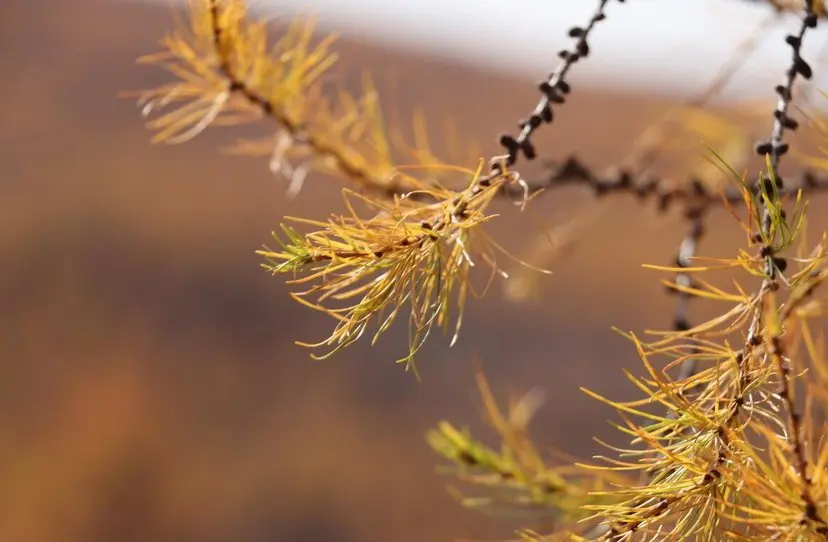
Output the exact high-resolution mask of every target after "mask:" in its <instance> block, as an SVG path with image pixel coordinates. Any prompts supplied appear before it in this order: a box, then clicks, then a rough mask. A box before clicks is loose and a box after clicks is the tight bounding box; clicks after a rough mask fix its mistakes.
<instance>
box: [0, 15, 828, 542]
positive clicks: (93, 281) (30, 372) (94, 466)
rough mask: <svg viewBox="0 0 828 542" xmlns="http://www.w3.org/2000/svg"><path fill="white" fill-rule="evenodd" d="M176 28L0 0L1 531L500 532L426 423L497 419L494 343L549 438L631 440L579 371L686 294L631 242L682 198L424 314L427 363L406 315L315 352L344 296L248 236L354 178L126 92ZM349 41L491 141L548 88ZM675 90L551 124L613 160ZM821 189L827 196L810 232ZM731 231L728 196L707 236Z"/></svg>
mask: <svg viewBox="0 0 828 542" xmlns="http://www.w3.org/2000/svg"><path fill="white" fill-rule="evenodd" d="M169 27H170V12H169V9H168V8H164V7H158V6H154V5H142V4H139V3H132V2H125V3H122V2H111V1H105V0H76V1H73V2H65V1H61V0H37V1H32V0H29V1H25V0H11V1H10V2H9V0H6V1H5V2H4V3H3V6H2V8H0V59H2V63H0V64H2V83H0V224H2V227H0V255H2V256H0V258H2V266H0V276H2V280H0V374H2V378H0V541H3V542H105V541H106V542H111V541H115V540H117V541H118V542H132V541H135V542H139V541H140V542H148V541H153V542H167V541H169V542H173V541H175V542H187V541H193V542H195V541H198V542H230V541H233V542H265V541H268V542H300V541H301V542H375V541H377V542H378V541H380V540H382V541H389V540H393V541H395V542H413V541H425V540H428V541H438V540H446V541H447V540H453V539H456V538H466V539H469V538H471V539H480V540H492V539H503V538H508V537H510V536H511V535H512V530H513V529H514V528H515V527H517V526H519V525H520V524H519V523H518V522H517V521H513V520H510V519H508V518H506V519H504V518H488V517H484V516H480V515H477V514H474V513H471V512H467V511H464V510H462V509H461V508H460V507H459V506H458V505H457V503H456V502H455V501H454V500H453V499H452V498H451V497H450V496H449V495H448V494H447V492H446V491H445V485H446V484H447V483H448V482H449V481H450V480H448V479H446V478H444V477H442V476H440V475H439V474H437V473H436V472H435V466H436V465H437V464H438V463H439V462H438V461H437V459H436V457H435V456H433V455H432V453H431V452H430V451H429V449H428V447H427V446H426V444H425V441H424V439H423V434H424V432H425V431H426V430H427V429H428V428H429V427H431V426H433V425H434V424H435V423H436V422H437V421H438V420H440V419H442V418H448V419H450V420H452V421H454V422H456V423H457V424H458V425H461V426H462V425H468V426H470V427H472V428H473V429H475V431H478V432H479V433H480V435H481V436H483V437H484V438H490V437H491V436H492V435H491V434H490V433H489V432H488V430H487V428H486V427H485V424H484V423H483V416H482V408H481V405H480V401H479V397H478V395H477V392H476V390H475V387H474V362H475V361H479V362H480V364H481V366H482V367H483V368H484V370H485V372H486V374H487V375H488V376H489V378H490V379H491V381H492V382H493V383H494V389H495V392H496V393H497V394H498V397H500V398H501V399H503V400H504V401H505V400H506V399H508V398H509V397H517V396H518V395H519V394H520V393H523V392H525V391H527V390H528V389H530V388H532V387H539V388H541V389H542V390H544V391H545V392H546V394H547V401H546V403H545V405H544V407H543V409H542V410H541V411H540V413H539V414H538V417H537V419H536V420H535V421H534V423H533V425H532V431H533V434H534V435H535V436H536V438H537V441H538V443H539V444H540V445H541V446H554V447H556V448H559V449H563V450H566V451H567V452H571V453H575V454H579V455H581V456H584V457H588V456H589V455H590V454H592V453H597V452H598V450H599V448H598V445H597V444H595V443H594V442H593V441H592V440H591V437H592V436H601V437H603V438H607V439H610V440H612V439H616V440H617V436H615V435H614V433H613V431H612V429H611V428H610V427H609V426H608V424H607V423H606V422H607V420H608V419H610V418H612V413H611V412H610V411H609V410H608V409H607V408H604V407H602V406H601V405H599V404H597V403H596V402H595V401H593V400H591V399H589V398H588V397H586V396H585V395H584V394H582V393H581V392H579V391H578V387H579V386H580V385H588V386H590V387H591V388H592V389H595V390H596V391H598V392H601V393H607V394H614V395H615V396H624V395H625V394H629V393H630V389H629V386H627V385H625V384H624V381H623V378H622V372H621V369H622V367H637V365H636V358H635V355H634V350H633V348H632V347H631V346H630V345H629V344H628V343H627V342H625V341H624V340H623V339H621V338H619V337H618V336H617V335H615V334H614V333H613V332H612V331H611V329H610V326H612V325H620V326H622V327H623V328H626V329H632V330H641V329H645V328H659V327H665V326H669V325H670V321H671V313H672V309H673V303H674V300H673V299H671V298H669V297H667V296H665V295H664V291H663V287H662V286H660V285H659V279H660V278H662V277H661V276H659V275H658V274H656V273H654V272H652V271H647V270H644V269H642V268H641V265H640V264H641V263H644V262H651V263H662V264H669V263H670V262H671V261H672V259H673V254H674V252H675V249H676V247H677V244H678V242H679V241H680V239H681V238H682V236H683V226H682V220H681V217H680V215H678V214H676V213H668V214H666V215H660V214H658V213H656V212H655V211H654V210H653V209H652V208H651V206H649V205H641V204H638V203H636V202H634V201H632V200H627V199H621V200H619V201H617V202H616V203H615V204H614V205H612V206H611V207H609V208H608V209H606V210H605V212H604V213H603V214H600V215H599V217H598V218H597V219H596V220H595V222H594V223H593V224H592V225H591V226H590V227H589V228H588V229H586V230H585V231H584V233H583V235H582V237H580V238H579V239H578V242H577V243H575V244H574V246H573V250H572V251H570V252H567V253H566V255H565V257H561V258H559V259H557V260H555V261H554V262H551V265H552V267H553V269H554V274H553V275H552V276H549V277H544V278H543V279H542V280H541V281H539V282H538V284H537V289H536V290H534V291H533V294H532V295H531V296H529V297H528V298H525V299H523V300H522V301H515V300H513V299H510V298H509V297H508V296H507V295H505V291H504V289H503V288H502V285H500V286H498V287H496V288H494V289H493V290H492V291H491V292H490V293H489V295H488V296H487V297H486V298H485V299H484V300H481V301H473V302H471V304H470V307H469V311H468V314H467V320H466V323H465V328H464V331H463V334H462V336H461V339H460V341H459V343H458V344H457V345H456V346H454V347H452V348H449V347H448V345H447V341H446V340H442V339H441V338H439V337H435V338H433V339H432V340H431V341H430V343H429V344H428V345H427V347H426V348H425V350H424V351H423V353H422V354H421V355H420V357H419V369H420V372H421V376H422V380H421V381H419V382H418V381H417V380H416V379H415V378H414V376H413V375H412V374H411V373H405V372H404V371H403V370H402V367H400V366H396V365H394V364H393V360H394V359H395V356H397V355H398V354H399V353H400V352H401V347H404V342H403V341H404V340H405V335H404V330H398V331H393V332H391V333H389V334H388V335H387V336H386V337H385V339H384V340H382V341H381V342H380V343H379V344H378V345H377V346H376V347H373V348H372V347H369V346H367V345H365V344H358V345H356V346H354V347H352V348H350V349H347V350H346V351H344V352H343V353H341V354H340V355H339V356H337V357H336V358H334V359H332V360H329V361H324V362H318V361H313V360H311V359H309V358H308V353H309V352H308V351H307V350H304V349H302V348H300V347H298V346H295V345H294V344H293V341H294V340H297V339H303V340H314V339H319V338H322V337H324V336H325V335H326V332H327V330H328V326H329V322H328V320H327V319H326V318H324V317H322V316H320V315H317V314H313V313H312V312H311V311H309V310H306V309H304V308H302V307H300V306H299V305H297V304H296V303H294V302H293V301H291V300H290V299H289V298H288V296H287V292H288V290H287V288H286V287H285V285H284V284H283V282H282V280H281V279H279V278H273V277H271V276H269V275H268V274H266V273H265V272H264V271H263V270H262V269H261V268H260V267H259V263H260V262H259V259H258V257H257V256H256V255H254V253H253V251H254V250H255V249H257V248H259V247H260V246H262V245H263V244H265V243H267V242H268V239H269V232H270V231H271V230H272V229H275V228H276V227H277V225H278V223H279V221H280V219H281V217H282V216H283V215H286V214H290V215H301V216H315V217H321V216H324V215H325V214H327V213H329V212H331V211H334V210H336V209H338V208H340V196H339V186H337V185H336V183H335V182H331V181H329V180H326V179H324V178H319V177H314V178H312V179H310V180H309V182H308V183H307V184H306V187H305V189H304V190H303V192H302V193H301V194H300V195H299V196H298V197H297V198H296V199H294V200H289V199H288V198H287V197H286V196H285V189H286V184H285V182H284V181H283V180H281V179H278V178H274V177H273V176H271V175H270V173H269V172H268V170H267V165H266V163H265V162H264V161H262V160H257V159H249V158H241V157H233V156H227V155H224V154H221V153H220V152H219V148H220V147H221V145H223V144H227V143H229V142H231V139H230V137H228V136H227V135H226V134H224V133H222V132H221V130H215V131H208V132H207V133H206V134H204V135H203V136H202V137H200V138H198V139H196V140H194V141H192V142H190V143H188V144H187V145H184V146H178V147H162V146H152V145H150V143H149V134H148V132H147V131H146V130H145V129H144V127H143V126H142V119H141V118H140V115H139V111H138V109H137V108H136V106H135V104H134V101H131V100H125V99H121V98H119V97H118V94H119V92H121V91H124V90H131V89H141V88H146V87H149V86H151V85H154V84H156V83H158V82H161V81H164V76H163V75H162V74H160V73H158V72H156V71H153V70H151V69H147V68H143V67H138V66H136V65H135V63H134V59H135V58H136V57H137V56H138V55H140V54H143V53H146V52H151V51H154V50H155V44H156V42H157V39H158V38H160V37H161V36H162V35H163V33H165V32H166V31H167V30H168V29H169ZM339 50H340V51H341V52H342V55H343V59H344V60H343V69H344V70H345V71H350V72H351V73H355V74H359V73H360V72H361V71H362V70H367V71H368V72H370V73H371V74H373V76H374V79H375V80H376V81H377V83H378V85H379V87H380V89H381V90H382V91H383V93H384V94H385V95H387V96H388V99H387V102H388V103H389V104H390V106H391V107H392V108H393V110H394V115H396V117H392V118H398V119H403V120H402V121H400V122H401V123H402V124H401V125H404V124H405V120H404V119H409V118H411V114H412V112H413V111H414V109H415V107H419V108H421V109H422V110H423V111H425V113H426V114H427V116H428V117H429V118H430V119H432V126H436V127H438V128H439V127H440V126H441V123H442V120H443V119H445V118H449V117H450V118H452V119H454V121H455V123H456V125H457V126H458V127H459V133H460V135H461V139H462V140H469V141H472V140H474V141H477V142H479V144H480V148H481V150H482V151H483V152H484V153H491V152H494V151H495V150H496V147H495V146H494V145H493V142H494V136H495V135H496V134H497V133H499V132H501V131H504V130H511V129H512V127H513V126H514V125H515V122H516V120H517V119H518V118H520V117H521V116H523V115H525V113H526V111H527V110H528V109H529V108H530V107H532V106H533V105H534V103H535V101H536V97H537V96H536V91H535V90H534V86H533V79H532V78H526V79H520V78H517V77H516V76H515V75H514V74H504V73H497V72H492V71H490V72H483V71H479V70H478V69H476V68H471V67H469V66H467V65H463V64H458V63H455V62H450V61H448V60H446V59H441V58H438V57H433V56H432V57H428V56H414V55H411V54H403V53H401V52H393V51H391V50H388V49H387V48H384V47H380V46H376V45H373V46H372V45H369V44H361V43H357V42H355V41H349V40H344V41H342V42H340V45H339ZM575 81H577V79H575ZM769 90H770V89H769ZM674 102H675V100H671V99H669V98H668V97H658V96H655V95H652V94H644V93H627V94H621V93H619V92H617V91H614V90H613V87H612V86H611V85H605V86H603V87H597V86H596V87H592V88H578V91H577V92H575V93H574V94H573V97H572V99H571V101H570V102H569V103H568V104H567V105H566V107H565V110H562V112H561V114H560V115H559V116H558V120H557V121H556V124H555V125H554V127H553V128H552V129H549V130H544V131H543V132H542V133H541V135H540V137H539V138H538V145H539V147H540V148H541V149H543V151H544V154H546V155H548V156H550V157H560V156H563V155H565V154H566V153H569V152H577V153H578V154H579V155H580V156H582V157H583V158H584V159H586V160H588V161H589V162H591V163H593V164H595V165H596V166H598V167H601V166H607V165H610V164H612V163H614V162H616V161H618V160H619V159H620V158H621V157H622V156H623V155H624V153H625V152H626V150H628V148H629V143H630V141H631V140H632V139H633V138H634V137H635V136H636V135H637V134H638V133H639V132H640V131H641V130H642V129H643V128H644V127H645V126H646V125H648V124H649V123H651V122H653V121H655V120H656V119H658V118H659V117H660V115H661V114H662V113H663V112H664V111H665V110H666V108H667V107H668V106H670V105H671V104H672V103H674ZM768 103H769V104H772V98H771V101H770V102H768ZM770 106H771V107H772V105H770ZM767 117H768V122H769V121H770V109H769V110H768V116H767ZM694 152H697V153H701V152H703V149H702V148H701V147H699V148H698V149H696V151H694ZM664 167H665V168H668V169H669V167H670V164H664ZM537 172H538V170H537V169H531V168H530V169H527V170H526V174H528V175H531V174H533V173H537ZM590 205H591V199H590V196H589V194H587V193H586V192H584V191H582V190H578V189H576V188H572V189H566V190H561V191H559V192H554V193H549V194H546V195H544V196H543V197H541V198H540V199H538V200H537V201H536V202H534V203H533V204H532V205H531V207H530V209H529V210H528V211H527V212H526V213H523V214H521V213H519V212H518V211H517V210H516V209H514V208H512V207H510V206H507V205H504V206H503V209H502V212H503V216H502V217H501V218H499V219H498V220H497V223H496V225H493V228H492V231H493V233H494V234H495V235H496V236H497V238H498V239H499V240H501V241H502V242H503V243H504V244H507V245H508V246H509V247H511V248H512V249H513V251H514V252H515V253H517V254H518V255H531V252H532V250H531V247H532V246H534V245H536V244H537V239H538V236H539V235H540V234H542V232H543V231H544V230H545V229H552V228H554V227H555V226H556V225H559V224H562V223H565V222H566V221H568V220H569V219H571V218H572V217H573V216H576V215H577V214H578V213H577V212H574V211H573V210H577V209H580V210H585V212H587V213H588V212H590V209H591V207H590ZM824 208H825V200H824V199H822V198H821V197H817V198H815V199H814V206H813V210H812V216H813V217H814V221H813V228H814V229H815V231H821V229H824V226H825V220H824V219H822V218H820V217H819V214H820V211H819V209H824ZM743 241H744V238H743V235H742V233H741V231H740V230H739V229H738V227H737V226H736V224H735V223H734V222H733V220H732V219H731V218H730V217H729V216H728V215H727V214H726V213H724V212H717V213H715V214H714V215H713V217H712V219H711V223H710V234H709V235H708V236H707V238H706V239H705V241H704V245H703V250H702V252H703V253H705V254H710V255H727V254H729V253H730V252H729V251H732V250H733V248H734V247H735V246H736V244H738V243H742V242H743ZM713 309H715V307H714V308H713ZM705 311H708V312H709V309H708V308H706V307H703V306H701V305H698V306H694V316H698V317H701V316H702V315H703V314H704V313H705ZM491 442H492V443H493V444H494V443H495V441H493V440H492V441H491Z"/></svg>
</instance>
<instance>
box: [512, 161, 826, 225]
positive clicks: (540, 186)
mask: <svg viewBox="0 0 828 542" xmlns="http://www.w3.org/2000/svg"><path fill="white" fill-rule="evenodd" d="M548 166H549V173H548V175H547V176H546V178H544V179H542V180H539V181H535V182H530V183H529V191H530V193H535V192H539V191H547V190H554V189H557V188H563V187H564V186H571V185H581V186H584V187H586V188H588V189H590V190H591V191H592V193H593V194H594V195H595V196H596V197H599V198H600V197H605V196H608V195H611V194H629V195H631V196H633V197H635V198H636V199H638V200H641V201H652V200H655V202H656V204H657V206H658V209H659V210H661V211H667V210H669V209H670V208H671V207H672V206H673V205H674V204H681V205H683V206H684V207H685V208H687V209H690V208H698V207H702V208H708V207H713V206H718V205H721V204H723V203H725V202H726V203H728V204H730V205H742V204H744V198H743V197H742V193H741V191H739V190H738V189H735V188H726V189H725V190H724V191H721V192H714V191H712V190H710V189H708V188H706V187H705V185H704V184H703V183H702V181H701V179H696V178H692V177H691V178H689V179H684V180H676V179H672V178H669V177H659V176H657V175H646V176H636V175H635V173H633V172H631V171H627V170H623V169H618V168H611V169H609V170H608V171H607V172H605V173H598V172H597V171H596V170H594V169H592V168H590V167H589V166H588V165H586V164H585V163H584V162H582V161H581V160H580V159H579V158H577V157H576V156H574V155H573V156H570V157H568V158H566V159H565V160H564V161H562V162H552V161H549V162H548ZM508 189H509V190H510V191H513V192H514V191H515V190H517V188H516V187H508ZM799 190H802V191H804V192H805V193H808V194H810V193H814V192H819V191H824V190H828V175H825V174H819V173H817V172H815V171H811V170H808V171H805V172H804V173H802V174H801V175H800V176H798V177H797V178H796V179H794V180H793V182H790V183H789V184H788V185H787V186H786V187H784V188H782V189H781V190H780V191H779V193H780V196H795V195H796V194H797V192H798V191H799Z"/></svg>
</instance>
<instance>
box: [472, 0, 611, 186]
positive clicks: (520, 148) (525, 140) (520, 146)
mask: <svg viewBox="0 0 828 542" xmlns="http://www.w3.org/2000/svg"><path fill="white" fill-rule="evenodd" d="M624 1H625V0H618V2H619V3H624ZM609 3H610V0H599V2H598V6H597V7H596V9H595V12H594V13H593V14H592V17H590V19H589V22H588V23H587V25H586V26H584V27H580V26H574V27H572V28H570V29H569V36H570V37H571V38H574V39H575V47H574V49H573V50H572V51H569V50H566V49H563V50H561V51H560V52H559V53H558V56H559V57H560V58H561V59H562V62H561V64H560V65H559V66H558V68H557V69H556V70H555V71H554V72H552V74H550V76H549V78H548V79H547V80H546V81H543V82H541V83H540V84H539V85H538V89H539V90H540V92H541V94H542V95H543V96H542V97H541V99H540V101H539V102H538V104H537V105H536V106H535V109H534V110H533V111H532V114H531V115H529V117H528V118H526V119H524V120H521V121H520V122H519V123H518V127H519V128H520V133H519V134H518V136H517V137H514V136H511V135H509V134H503V135H501V136H500V138H499V143H500V145H501V146H502V147H504V148H505V149H506V153H505V154H503V155H500V156H495V157H494V158H492V159H491V161H490V162H489V166H490V168H491V171H490V173H489V174H488V176H486V177H484V178H483V179H482V182H488V181H489V180H490V179H491V178H494V177H497V176H498V175H501V174H503V173H504V172H505V170H506V168H509V167H511V166H513V165H514V164H515V163H516V162H517V161H518V158H519V156H520V154H521V153H523V155H524V156H525V157H526V159H527V160H534V159H535V158H536V157H537V152H536V150H535V146H534V145H533V144H532V134H534V133H535V131H536V130H537V129H538V128H539V127H540V126H541V125H542V124H544V123H545V124H550V123H552V121H553V120H554V119H555V114H554V112H553V110H552V105H553V104H556V105H560V104H563V103H564V102H565V101H566V95H567V94H569V92H570V91H571V87H570V85H569V83H567V81H566V75H567V73H568V72H569V70H570V69H571V68H572V67H573V66H574V65H575V64H576V63H577V62H578V61H579V60H581V59H582V58H586V57H587V56H589V51H590V49H589V44H588V43H587V38H588V37H589V36H590V33H591V32H592V30H593V29H594V28H595V27H596V25H597V24H598V23H599V22H601V21H603V20H604V19H606V13H605V10H606V7H607V5H608V4H609Z"/></svg>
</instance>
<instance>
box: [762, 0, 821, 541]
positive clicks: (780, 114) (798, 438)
mask: <svg viewBox="0 0 828 542" xmlns="http://www.w3.org/2000/svg"><path fill="white" fill-rule="evenodd" d="M802 4H803V11H804V13H803V15H802V23H801V25H800V28H799V33H798V34H796V35H794V34H789V35H788V36H786V38H785V42H786V43H787V44H788V45H789V46H790V47H791V51H792V58H791V65H790V67H789V68H788V71H787V72H786V74H785V80H784V82H783V84H781V85H779V86H777V87H776V92H777V94H778V95H779V101H778V103H777V106H776V110H775V111H774V113H773V115H774V123H773V129H772V131H771V137H770V140H768V141H766V142H762V143H760V144H758V145H757V146H756V152H757V154H759V155H763V156H768V170H769V171H768V172H767V176H765V175H761V176H760V178H759V182H758V183H757V186H756V193H757V195H759V196H760V197H759V198H758V200H759V205H760V206H761V209H762V224H761V225H760V228H761V229H762V235H761V236H759V238H760V239H762V240H763V242H762V247H761V253H760V255H764V258H765V279H764V280H763V282H762V290H768V291H774V290H776V289H777V287H778V285H779V275H780V274H781V273H783V272H784V267H785V265H784V263H785V260H784V259H782V258H779V257H777V255H776V250H775V248H774V246H773V237H772V234H771V230H772V226H773V225H772V214H771V210H770V205H773V204H775V203H777V202H776V201H771V202H766V200H765V198H763V197H761V194H762V193H765V194H768V196H769V197H770V198H773V197H774V194H775V193H776V191H778V190H782V189H783V188H784V186H785V184H784V182H783V180H782V178H781V177H780V176H779V162H780V160H781V158H782V156H784V155H785V154H786V153H787V152H788V149H789V144H788V143H787V142H785V141H784V136H785V131H786V130H790V131H795V130H796V129H797V128H798V126H799V124H798V123H797V122H796V121H795V120H794V119H792V118H791V117H789V116H788V109H789V108H790V106H791V102H792V94H793V85H794V83H795V81H796V78H797V77H798V76H801V77H803V78H804V79H810V78H811V76H812V75H813V70H812V68H811V66H810V65H809V64H808V63H807V62H806V61H805V59H803V58H802V55H801V49H802V42H803V38H804V37H805V34H806V33H807V31H808V30H809V29H813V28H816V26H817V14H816V13H815V12H814V6H813V0H802ZM769 183H773V185H772V186H768V184H769ZM769 204H770V205H769ZM762 310H763V307H762V306H760V307H759V308H757V312H756V315H755V317H754V323H757V322H759V321H761V318H762ZM769 351H770V356H771V358H772V359H773V361H774V364H775V366H776V368H777V372H778V373H779V377H780V389H779V391H778V392H777V393H778V395H779V397H780V399H781V401H782V403H783V404H784V406H785V411H786V412H787V415H788V419H787V424H788V428H789V430H790V436H789V439H788V440H789V441H790V442H791V448H792V451H791V453H792V455H793V457H794V460H795V465H794V468H795V469H796V472H797V475H798V476H799V478H800V480H801V481H802V494H801V495H800V497H801V499H802V502H803V504H804V511H803V519H802V521H803V523H805V522H810V523H814V524H815V525H816V529H817V532H819V533H820V534H822V535H826V534H828V522H826V520H825V519H824V518H822V517H821V516H820V515H819V513H818V511H817V510H818V509H817V504H816V500H815V499H814V495H813V491H812V479H811V477H810V475H809V474H808V459H807V457H806V456H805V443H804V442H803V441H802V416H801V414H799V412H798V411H797V409H796V405H795V404H794V399H793V383H792V380H793V375H792V374H791V371H790V368H789V367H788V364H787V359H786V357H785V351H784V348H783V345H782V341H781V338H780V337H779V336H776V335H775V336H772V337H770V348H769Z"/></svg>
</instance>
